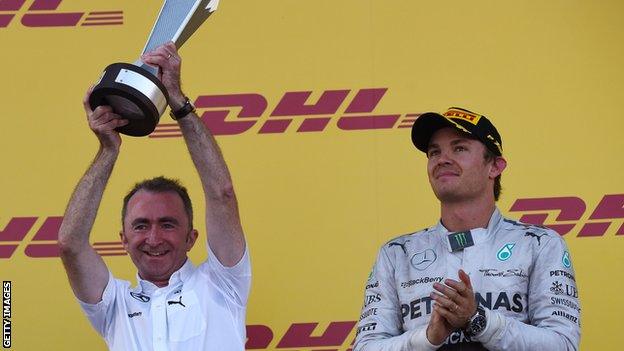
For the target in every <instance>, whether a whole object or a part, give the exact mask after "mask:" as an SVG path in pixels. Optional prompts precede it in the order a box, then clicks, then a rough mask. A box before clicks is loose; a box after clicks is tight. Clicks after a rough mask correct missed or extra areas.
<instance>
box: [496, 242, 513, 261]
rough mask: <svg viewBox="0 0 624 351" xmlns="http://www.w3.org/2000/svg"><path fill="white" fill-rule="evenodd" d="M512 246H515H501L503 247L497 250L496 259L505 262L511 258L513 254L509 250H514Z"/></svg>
mask: <svg viewBox="0 0 624 351" xmlns="http://www.w3.org/2000/svg"><path fill="white" fill-rule="evenodd" d="M514 246H516V244H513V243H511V244H505V245H503V247H501V249H500V250H498V253H497V254H496V258H498V260H499V261H507V260H508V259H510V258H511V255H512V254H513V252H512V251H511V250H512V249H513V248H514Z"/></svg>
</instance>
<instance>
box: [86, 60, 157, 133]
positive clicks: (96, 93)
mask: <svg viewBox="0 0 624 351" xmlns="http://www.w3.org/2000/svg"><path fill="white" fill-rule="evenodd" d="M167 98H168V95H167V89H165V86H164V85H163V84H162V83H161V82H160V80H158V78H156V77H155V76H154V75H153V74H152V73H150V72H148V71H147V70H145V69H143V68H141V67H138V66H135V65H133V64H129V63H121V62H120V63H113V64H112V65H109V66H108V67H106V68H105V69H104V73H102V77H101V78H100V81H99V82H98V83H97V84H96V85H95V87H93V91H92V92H91V96H90V97H89V105H91V108H92V109H95V108H96V107H98V106H101V105H109V106H111V107H112V108H113V111H114V112H115V113H116V114H118V115H120V116H122V117H123V118H124V119H127V120H128V124H127V125H125V126H123V127H119V128H117V129H115V130H116V131H118V132H119V133H121V134H126V135H130V136H145V135H148V134H150V133H151V132H153V131H154V129H155V128H156V125H157V124H158V120H159V119H160V116H162V114H163V113H164V112H165V109H166V108H167Z"/></svg>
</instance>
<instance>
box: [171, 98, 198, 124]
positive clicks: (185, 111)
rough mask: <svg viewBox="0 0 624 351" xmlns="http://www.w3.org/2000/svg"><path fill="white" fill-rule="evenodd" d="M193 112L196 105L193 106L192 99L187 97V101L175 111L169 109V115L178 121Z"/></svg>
mask: <svg viewBox="0 0 624 351" xmlns="http://www.w3.org/2000/svg"><path fill="white" fill-rule="evenodd" d="M191 112H195V106H193V104H192V103H191V100H189V98H188V97H187V98H186V101H184V105H182V107H180V108H179V109H177V110H175V111H174V110H173V109H171V111H169V115H170V116H171V118H173V119H174V120H176V121H177V120H179V119H182V118H184V117H186V116H188V115H189V114H190V113H191Z"/></svg>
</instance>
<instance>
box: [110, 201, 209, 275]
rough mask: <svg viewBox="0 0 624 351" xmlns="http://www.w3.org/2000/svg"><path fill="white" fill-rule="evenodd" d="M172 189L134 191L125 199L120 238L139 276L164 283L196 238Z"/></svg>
mask: <svg viewBox="0 0 624 351" xmlns="http://www.w3.org/2000/svg"><path fill="white" fill-rule="evenodd" d="M189 227H190V226H189V221H188V216H187V215H186V212H185V211H184V204H183V203H182V199H181V198H180V196H179V195H178V194H177V193H175V192H161V193H158V192H150V191H146V190H139V191H137V192H136V193H135V194H134V195H133V196H132V197H131V198H130V201H128V207H127V212H126V217H125V218H124V229H123V232H122V233H121V240H122V242H123V245H124V248H125V249H126V251H127V252H128V254H129V255H130V257H131V258H132V261H133V262H134V265H135V266H136V267H137V269H138V271H139V275H140V276H141V278H143V279H145V280H148V281H151V282H166V281H168V280H169V277H170V276H171V274H172V273H173V272H175V271H176V270H178V269H179V268H180V267H181V266H182V265H183V264H184V262H185V260H186V253H187V252H188V251H189V250H191V248H192V247H193V245H194V244H195V239H197V231H196V230H191V229H190V228H189Z"/></svg>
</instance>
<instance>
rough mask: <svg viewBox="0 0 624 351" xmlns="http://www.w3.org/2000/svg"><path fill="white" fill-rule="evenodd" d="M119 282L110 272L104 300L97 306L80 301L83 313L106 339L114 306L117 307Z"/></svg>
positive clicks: (103, 294)
mask: <svg viewBox="0 0 624 351" xmlns="http://www.w3.org/2000/svg"><path fill="white" fill-rule="evenodd" d="M116 285H117V281H116V280H115V278H114V277H113V273H111V272H110V271H109V272H108V283H106V288H104V292H103V293H102V299H101V300H100V301H99V302H98V303H95V304H91V303H86V302H83V301H81V300H80V299H77V300H78V303H79V304H80V307H81V308H82V311H83V312H84V314H85V315H86V316H87V318H88V319H89V322H90V323H91V325H92V326H93V328H94V329H95V330H96V331H97V332H98V333H99V334H100V335H101V336H102V337H104V338H106V334H107V332H108V329H109V326H110V322H111V320H112V318H113V315H112V314H113V306H114V305H115V286H116Z"/></svg>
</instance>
